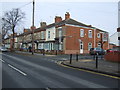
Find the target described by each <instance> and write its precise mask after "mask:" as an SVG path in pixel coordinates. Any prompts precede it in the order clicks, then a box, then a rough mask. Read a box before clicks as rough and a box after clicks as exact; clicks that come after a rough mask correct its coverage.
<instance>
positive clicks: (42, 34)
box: [41, 31, 45, 39]
mask: <svg viewBox="0 0 120 90" xmlns="http://www.w3.org/2000/svg"><path fill="white" fill-rule="evenodd" d="M41 39H45V34H44V31H41Z"/></svg>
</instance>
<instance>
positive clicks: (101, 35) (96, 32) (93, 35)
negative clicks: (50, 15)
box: [55, 12, 109, 54]
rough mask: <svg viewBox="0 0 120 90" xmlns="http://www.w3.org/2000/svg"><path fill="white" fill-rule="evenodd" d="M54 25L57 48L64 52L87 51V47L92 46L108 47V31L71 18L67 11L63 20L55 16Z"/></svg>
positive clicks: (81, 52) (82, 52)
mask: <svg viewBox="0 0 120 90" xmlns="http://www.w3.org/2000/svg"><path fill="white" fill-rule="evenodd" d="M55 27H56V38H55V40H56V42H58V44H59V45H58V48H59V49H58V50H60V51H63V53H65V54H75V53H80V54H84V53H89V49H90V48H94V47H101V48H103V49H108V48H109V43H108V32H106V31H103V30H100V29H98V28H95V27H92V26H91V25H86V24H83V23H81V22H78V21H76V20H74V19H71V18H70V14H69V13H68V12H67V13H66V14H65V20H62V18H61V17H56V18H55ZM60 34H61V35H60Z"/></svg>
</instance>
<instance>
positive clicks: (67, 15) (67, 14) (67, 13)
mask: <svg viewBox="0 0 120 90" xmlns="http://www.w3.org/2000/svg"><path fill="white" fill-rule="evenodd" d="M69 18H70V14H69V12H66V14H65V20H66V19H69Z"/></svg>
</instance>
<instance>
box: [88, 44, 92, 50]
mask: <svg viewBox="0 0 120 90" xmlns="http://www.w3.org/2000/svg"><path fill="white" fill-rule="evenodd" d="M91 48H92V43H91V42H89V43H88V51H89V50H90V49H91Z"/></svg>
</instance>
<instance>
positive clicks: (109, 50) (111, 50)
mask: <svg viewBox="0 0 120 90" xmlns="http://www.w3.org/2000/svg"><path fill="white" fill-rule="evenodd" d="M109 52H114V50H113V49H108V50H107V51H106V53H109Z"/></svg>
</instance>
